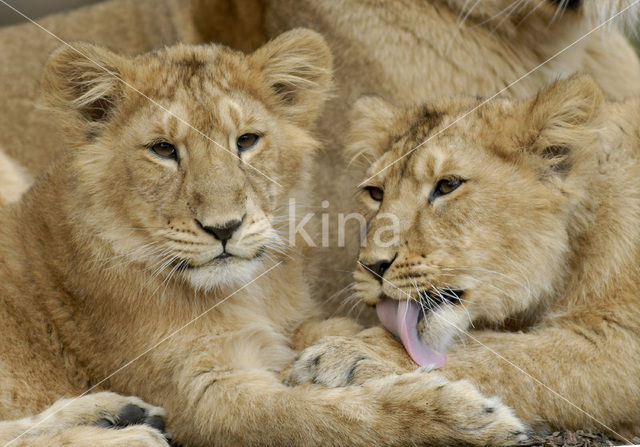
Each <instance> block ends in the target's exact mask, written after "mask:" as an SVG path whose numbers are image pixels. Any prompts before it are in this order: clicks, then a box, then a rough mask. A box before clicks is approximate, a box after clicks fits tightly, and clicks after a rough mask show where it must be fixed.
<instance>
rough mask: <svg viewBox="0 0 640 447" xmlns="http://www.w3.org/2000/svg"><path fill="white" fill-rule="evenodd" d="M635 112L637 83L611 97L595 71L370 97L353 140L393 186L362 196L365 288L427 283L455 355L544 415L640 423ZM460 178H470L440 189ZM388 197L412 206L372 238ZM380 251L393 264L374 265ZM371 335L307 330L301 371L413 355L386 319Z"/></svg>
mask: <svg viewBox="0 0 640 447" xmlns="http://www.w3.org/2000/svg"><path fill="white" fill-rule="evenodd" d="M474 107H478V108H477V110H475V111H473V112H472V113H471V114H470V115H468V116H466V117H465V118H464V119H459V118H460V117H462V116H463V115H464V114H466V113H467V111H469V110H471V109H472V108H474ZM639 112H640V101H639V100H638V99H632V100H627V101H626V102H607V101H604V100H603V92H602V90H601V89H600V88H599V87H598V86H597V85H596V84H595V82H594V81H593V80H592V79H591V78H589V77H586V76H576V77H573V78H571V79H569V80H566V81H562V82H558V83H556V84H554V85H553V86H551V87H549V88H548V89H547V90H545V91H543V92H541V93H540V94H538V95H537V96H535V97H533V98H532V99H528V100H524V101H519V102H518V101H509V100H496V101H494V102H492V103H489V104H486V105H482V106H481V105H480V102H479V100H473V99H465V98H459V99H453V100H442V101H436V102H433V103H429V104H427V105H425V106H422V107H417V108H408V109H400V108H396V107H394V106H391V105H389V104H388V103H385V102H384V101H381V100H379V99H376V98H364V99H362V100H361V101H359V102H358V103H357V105H356V108H355V111H354V115H353V129H352V132H351V134H350V135H351V145H350V148H351V150H352V151H354V152H355V153H356V154H360V153H364V154H366V155H367V156H368V158H369V159H373V160H375V162H374V163H373V164H372V165H371V166H370V167H369V170H368V177H369V176H370V177H371V178H370V179H368V180H367V181H366V184H365V185H363V186H364V187H365V188H366V187H369V186H370V187H378V188H381V189H383V190H384V193H383V197H382V200H381V201H377V200H374V198H372V197H371V196H370V194H369V193H368V192H367V191H366V190H363V192H362V193H361V197H360V200H361V209H362V211H363V212H364V213H366V215H367V216H368V218H369V226H368V234H367V245H366V247H364V248H363V249H361V251H360V257H359V266H358V268H357V270H356V272H355V275H354V277H355V280H356V285H355V288H356V290H357V293H358V296H359V298H360V299H362V300H364V301H365V302H367V303H368V304H370V305H375V304H376V303H378V302H380V300H381V299H382V298H383V297H390V298H393V299H396V300H406V299H412V300H418V301H419V302H420V303H421V304H422V308H423V317H422V319H421V320H420V322H419V323H418V331H419V336H420V338H421V340H422V342H423V343H425V344H428V345H430V346H433V347H435V348H438V349H441V350H447V351H448V360H447V363H446V365H445V366H444V368H442V370H441V371H442V373H443V374H444V375H445V376H446V377H448V378H460V377H467V378H469V379H470V380H471V381H472V382H473V383H474V384H475V385H476V386H477V387H478V389H479V390H481V391H482V392H485V393H489V394H494V393H495V394H498V395H500V396H501V397H502V398H503V399H504V400H505V401H506V402H507V403H508V404H509V405H511V406H512V407H513V408H514V409H515V410H516V413H517V414H518V415H519V416H520V417H521V418H523V419H524V420H525V421H527V422H528V423H530V424H531V425H532V426H534V427H536V428H539V429H543V428H551V429H559V428H570V429H579V428H586V427H591V428H596V429H599V430H609V431H611V432H613V433H617V434H620V435H622V436H626V437H627V439H631V438H632V437H633V436H635V435H638V434H639V433H640V395H639V394H638V390H639V389H640V371H639V369H638V364H639V362H640V334H639V332H638V328H639V327H640V301H639V300H640V295H639V294H638V291H637V284H638V281H639V280H640V276H639V275H640V273H639V270H638V265H639V264H640V242H639V241H640V226H639V225H638V222H640V149H639V148H640V130H639V129H640V127H639V125H638V123H640V113H639ZM448 126H450V127H448ZM425 140H428V141H427V142H426V143H425V144H424V145H423V146H421V147H419V148H418V149H416V150H415V151H411V150H412V149H413V148H415V147H416V146H418V144H419V143H421V142H423V141H425ZM395 160H397V162H396V163H395V164H392V163H393V162H394V161H395ZM387 166H388V167H387ZM385 167H387V168H386V169H385ZM449 179H458V180H460V181H461V183H460V185H459V186H458V187H457V188H455V189H452V190H451V191H450V192H449V193H448V194H443V195H440V196H434V191H436V188H438V186H437V185H438V184H439V182H441V181H448V180H449ZM376 197H378V196H376ZM434 197H435V198H434ZM382 213H392V214H394V215H395V216H397V217H398V221H399V222H400V226H399V233H398V237H397V239H395V240H394V243H393V244H388V247H383V246H382V244H381V243H380V242H376V240H375V239H374V235H375V234H376V232H377V231H378V230H379V229H380V228H381V226H382V225H388V222H386V220H384V219H381V218H380V216H381V215H382ZM386 238H389V236H386ZM385 240H386V239H385ZM380 261H385V262H388V263H389V264H390V265H389V266H388V268H387V269H386V271H383V272H382V277H379V276H378V275H376V274H374V273H373V272H372V271H371V270H370V269H368V268H366V267H365V265H374V264H375V263H377V262H380ZM451 290H456V291H459V292H457V295H458V297H459V298H460V299H459V300H451V299H447V298H453V296H452V295H451ZM365 335H366V337H365V336H362V337H361V338H363V339H364V341H365V342H366V344H369V345H370V346H369V347H363V345H362V343H360V345H359V346H358V344H357V342H355V341H353V340H344V339H341V338H331V339H328V340H326V341H325V342H324V343H321V344H320V345H318V346H316V347H312V348H310V349H309V350H308V351H307V352H305V354H304V355H303V356H302V357H301V358H300V360H299V362H298V364H297V365H296V368H295V369H294V373H293V377H292V379H291V380H292V381H293V382H296V383H300V382H305V381H308V380H313V381H314V382H319V383H325V384H331V385H344V384H348V383H360V382H364V381H366V380H367V379H368V378H370V377H375V376H376V375H380V374H385V373H390V372H400V371H402V370H403V369H404V368H406V367H407V365H406V357H405V355H404V354H403V352H402V347H401V346H398V344H397V343H396V342H395V341H393V340H392V339H391V338H390V337H389V335H388V334H386V333H384V331H381V330H380V329H372V330H369V331H368V332H367V333H366V334H365ZM325 354H328V357H327V358H324V356H325ZM394 357H395V358H396V359H397V361H398V362H400V363H395V360H393V359H394ZM314 359H317V360H316V361H315V362H313V360H314ZM320 359H321V360H320ZM345 359H351V360H350V361H346V360H345ZM402 362H404V363H402ZM360 365H362V374H361V375H360V373H359V371H358V369H359V367H360ZM556 393H557V394H556Z"/></svg>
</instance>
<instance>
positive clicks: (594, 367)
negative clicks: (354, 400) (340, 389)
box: [286, 323, 640, 439]
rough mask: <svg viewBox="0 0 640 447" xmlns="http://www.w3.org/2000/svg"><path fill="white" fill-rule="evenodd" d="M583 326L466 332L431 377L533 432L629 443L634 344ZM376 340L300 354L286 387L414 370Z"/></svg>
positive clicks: (635, 396) (326, 343)
mask: <svg viewBox="0 0 640 447" xmlns="http://www.w3.org/2000/svg"><path fill="white" fill-rule="evenodd" d="M583 326H584V325H578V324H576V325H573V326H570V325H567V326H566V327H564V328H560V327H547V328H540V329H538V330H536V331H532V332H529V333H508V332H490V331H477V332H476V331H473V332H471V337H470V338H469V339H468V340H467V341H466V342H465V344H464V345H462V344H460V345H458V346H457V347H454V348H453V349H452V350H451V351H450V352H449V353H448V358H447V363H446V365H445V366H444V368H442V369H441V370H439V372H441V373H442V374H443V375H444V376H445V377H446V378H448V379H450V380H457V379H468V380H469V381H471V382H472V383H473V384H474V385H476V386H477V387H478V389H479V390H480V391H481V392H482V393H485V394H487V395H498V396H500V397H501V398H502V399H503V400H504V401H505V403H506V404H508V405H510V406H511V407H512V408H514V409H515V410H516V413H517V415H518V416H519V417H521V418H522V419H523V420H524V421H526V422H527V423H529V424H530V425H532V426H536V427H537V428H546V427H551V428H572V429H581V428H590V427H593V428H596V429H598V430H606V429H607V427H609V428H612V429H614V430H615V431H616V432H618V433H619V434H622V435H624V436H627V437H629V439H630V438H631V437H632V436H631V435H637V434H638V433H639V430H640V424H639V421H640V394H639V393H638V390H639V389H640V377H639V376H638V375H637V374H636V373H635V369H634V368H635V364H636V363H637V362H638V361H639V360H640V346H639V343H638V341H637V340H636V337H634V336H633V335H632V334H630V333H629V332H628V331H627V330H625V329H623V328H622V326H619V325H616V324H614V323H611V324H609V325H606V324H603V325H602V327H600V328H599V329H598V330H588V329H586V328H585V327H583ZM378 331H381V329H378ZM378 335H379V337H372V338H370V339H369V340H367V339H363V337H359V336H358V337H351V338H349V337H327V338H326V339H324V340H321V341H320V342H319V343H318V344H317V345H314V346H312V347H310V348H308V349H306V350H305V351H304V352H303V353H302V355H301V356H300V357H299V359H298V360H297V362H296V363H295V365H294V367H293V369H292V372H291V375H290V376H289V377H288V378H287V379H286V380H287V382H289V383H296V384H304V383H319V384H323V385H328V386H346V385H354V384H362V383H367V381H368V380H370V379H371V378H372V377H380V376H384V375H388V374H392V373H400V372H402V371H410V370H411V369H413V368H416V367H417V365H413V364H411V363H407V362H406V359H408V356H406V353H405V351H404V349H403V348H402V345H400V343H398V342H397V341H395V340H394V339H393V338H392V337H391V336H389V335H384V334H383V333H379V334H378ZM403 356H404V357H405V362H404V363H403V361H402V357H403ZM602 424H605V425H606V426H607V427H605V426H604V425H602Z"/></svg>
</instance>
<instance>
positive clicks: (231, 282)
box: [184, 257, 265, 293]
mask: <svg viewBox="0 0 640 447" xmlns="http://www.w3.org/2000/svg"><path fill="white" fill-rule="evenodd" d="M264 269H265V265H264V261H263V260H261V259H259V258H253V259H244V258H237V257H231V258H226V259H224V260H221V261H216V262H214V263H211V264H207V265H204V266H202V267H194V268H190V269H188V270H185V272H184V274H185V275H186V277H187V280H188V281H189V284H191V286H192V287H193V288H194V289H195V290H196V291H199V292H209V291H212V290H228V289H230V288H235V289H239V288H241V287H242V286H244V285H246V284H247V283H248V282H250V281H251V280H253V279H254V278H256V277H257V276H258V275H259V274H260V273H262V271H264ZM232 292H233V291H231V293H232Z"/></svg>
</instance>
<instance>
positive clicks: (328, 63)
mask: <svg viewBox="0 0 640 447" xmlns="http://www.w3.org/2000/svg"><path fill="white" fill-rule="evenodd" d="M249 58H250V61H251V63H252V65H253V66H254V67H256V68H257V69H258V71H259V73H260V80H261V82H262V83H263V85H264V86H265V87H266V88H267V89H268V91H269V94H270V95H271V96H272V97H273V98H274V99H275V100H276V105H277V106H278V108H279V109H280V110H281V111H282V112H283V114H284V115H285V116H286V117H287V118H288V119H290V120H292V121H294V122H296V123H297V124H299V125H302V126H305V127H306V126H310V125H311V124H312V123H313V122H314V121H315V119H316V117H317V115H318V113H319V112H320V109H321V107H322V105H323V103H324V101H325V100H326V99H327V97H328V93H329V91H330V90H331V85H332V82H331V77H332V58H331V52H330V51H329V47H328V46H327V43H326V42H325V40H324V38H323V37H322V36H321V35H320V34H318V33H316V32H315V31H311V30H307V29H302V28H300V29H294V30H291V31H288V32H286V33H283V34H281V35H280V36H278V37H276V38H275V39H273V40H272V41H270V42H268V43H266V44H265V45H263V46H262V47H261V48H259V49H258V50H256V51H255V52H254V53H253V54H251V55H250V56H249Z"/></svg>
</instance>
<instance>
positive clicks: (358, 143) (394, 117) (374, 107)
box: [346, 96, 401, 165]
mask: <svg viewBox="0 0 640 447" xmlns="http://www.w3.org/2000/svg"><path fill="white" fill-rule="evenodd" d="M400 116H401V109H399V108H397V107H396V106H394V105H392V104H390V103H389V102H387V101H385V100H384V99H382V98H380V97H377V96H363V97H361V98H359V99H358V100H357V101H356V102H355V104H354V105H353V108H352V109H351V112H350V114H349V118H348V121H349V123H350V125H349V131H348V134H347V149H346V151H347V157H348V158H349V159H350V160H351V161H352V162H354V161H360V160H361V161H363V162H364V163H366V164H369V165H370V164H371V163H373V162H374V161H375V160H377V159H378V158H380V157H381V156H382V154H384V152H385V151H386V150H387V149H388V146H389V139H390V138H391V135H392V133H393V132H394V130H395V127H397V125H398V122H399V120H400Z"/></svg>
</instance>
